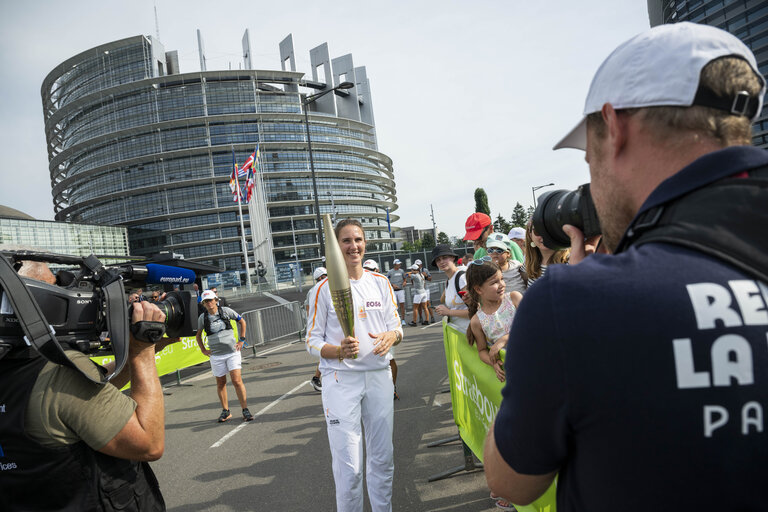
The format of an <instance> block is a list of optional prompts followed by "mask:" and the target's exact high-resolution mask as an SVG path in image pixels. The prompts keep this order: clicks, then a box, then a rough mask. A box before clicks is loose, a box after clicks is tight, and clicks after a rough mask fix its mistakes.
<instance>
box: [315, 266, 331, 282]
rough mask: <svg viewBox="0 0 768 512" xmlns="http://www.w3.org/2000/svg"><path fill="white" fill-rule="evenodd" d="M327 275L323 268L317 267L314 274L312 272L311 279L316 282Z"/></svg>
mask: <svg viewBox="0 0 768 512" xmlns="http://www.w3.org/2000/svg"><path fill="white" fill-rule="evenodd" d="M325 275H328V271H327V270H325V267H317V268H316V269H315V271H314V272H312V277H313V278H314V279H315V281H317V280H318V279H320V278H321V277H323V276H325Z"/></svg>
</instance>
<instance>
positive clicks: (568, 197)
mask: <svg viewBox="0 0 768 512" xmlns="http://www.w3.org/2000/svg"><path fill="white" fill-rule="evenodd" d="M565 224H570V225H571V226H575V227H577V228H579V229H580V230H581V231H582V232H583V233H584V236H585V237H591V236H595V235H599V234H601V233H602V230H601V229H600V219H598V218H597V211H596V210H595V204H594V203H593V202H592V194H591V193H590V191H589V183H587V184H584V185H582V186H580V187H579V188H577V189H576V190H572V191H569V190H553V191H551V192H547V193H546V194H542V195H541V197H539V204H538V206H536V210H535V211H534V212H533V228H534V229H535V230H536V233H537V234H538V235H539V236H540V237H542V238H543V239H544V245H546V246H547V247H549V248H550V249H555V250H557V249H565V248H567V247H570V246H571V239H570V238H569V237H568V235H566V234H565V231H563V225H565Z"/></svg>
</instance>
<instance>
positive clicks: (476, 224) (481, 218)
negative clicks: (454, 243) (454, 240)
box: [464, 212, 491, 240]
mask: <svg viewBox="0 0 768 512" xmlns="http://www.w3.org/2000/svg"><path fill="white" fill-rule="evenodd" d="M490 225H491V218H490V217H489V216H487V215H486V214H484V213H480V212H477V213H473V214H472V215H470V216H469V218H467V222H465V223H464V229H466V231H467V232H466V234H465V235H464V240H477V239H478V238H480V233H482V232H483V229H484V228H485V227H486V226H490Z"/></svg>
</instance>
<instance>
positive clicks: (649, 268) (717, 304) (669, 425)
mask: <svg viewBox="0 0 768 512" xmlns="http://www.w3.org/2000/svg"><path fill="white" fill-rule="evenodd" d="M765 165H768V153H767V152H765V151H763V150H760V149H756V148H752V147H744V146H740V147H732V148H727V149H723V150H720V151H717V152H714V153H711V154H709V155H706V156H704V157H701V158H699V159H698V160H696V161H695V162H693V163H692V164H690V165H689V166H687V167H686V168H684V169H682V170H681V171H680V172H678V173H677V174H675V175H674V176H672V177H670V178H669V179H667V180H666V181H664V182H663V183H662V184H661V185H659V187H658V188H657V189H656V190H654V191H653V193H652V194H651V195H650V196H649V198H648V200H647V201H646V202H645V204H644V205H643V207H642V208H641V211H644V210H646V209H648V208H651V207H653V206H655V205H658V204H659V203H662V202H664V201H667V200H668V199H670V198H673V197H677V196H679V195H681V194H683V193H685V192H687V191H689V190H693V189H696V188H699V187H702V186H704V185H706V184H708V183H711V182H713V181H716V180H718V179H721V178H724V177H727V176H732V175H735V174H739V173H741V172H744V171H747V170H749V169H753V168H757V167H761V166H765ZM716 207H717V205H713V208H716ZM766 208H768V205H766ZM747 221H748V219H745V222H747ZM766 231H767V232H768V228H767V229H766ZM767 257H768V255H767ZM505 368H506V374H507V380H506V384H505V387H504V389H503V401H502V404H501V407H500V409H499V413H498V415H497V417H496V423H495V430H494V435H495V439H496V444H497V446H498V449H499V452H500V454H501V456H502V457H503V458H504V460H505V461H506V462H507V463H508V464H509V465H510V466H511V467H512V468H513V469H514V470H515V471H517V472H518V473H522V474H533V475H536V474H546V473H550V472H553V471H559V474H560V477H559V483H558V510H559V511H560V512H568V511H576V510H579V511H589V512H598V511H619V510H620V511H623V512H631V511H635V510H637V511H641V510H642V511H647V510H674V511H678V510H707V509H712V508H714V509H721V510H765V507H766V506H768V485H766V482H768V430H766V429H767V428H768V425H767V424H766V423H768V285H766V283H761V282H758V281H755V280H754V279H752V278H750V277H749V276H747V275H745V274H743V273H741V272H740V271H738V270H736V269H735V268H733V267H731V266H729V265H727V264H725V263H723V262H721V261H720V260H717V259H715V258H712V257H710V256H707V255H704V254H701V253H698V252H695V251H692V250H689V249H686V248H683V247H678V246H673V245H668V244H658V243H655V244H654V243H649V244H645V245H642V246H639V247H632V248H630V249H629V250H627V251H626V252H623V253H621V254H618V255H593V256H590V257H589V258H587V259H586V260H585V261H583V262H582V263H580V264H578V265H572V266H568V265H551V266H550V267H548V269H547V273H546V275H545V277H543V278H542V279H540V280H538V281H537V282H536V283H535V284H534V285H533V286H532V287H531V288H530V289H529V290H528V292H527V293H526V296H525V300H523V301H522V303H521V305H520V308H519V309H518V311H517V314H516V315H515V320H514V322H513V325H512V329H511V332H510V337H509V343H508V347H507V355H506V366H505Z"/></svg>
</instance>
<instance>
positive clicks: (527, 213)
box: [525, 206, 536, 224]
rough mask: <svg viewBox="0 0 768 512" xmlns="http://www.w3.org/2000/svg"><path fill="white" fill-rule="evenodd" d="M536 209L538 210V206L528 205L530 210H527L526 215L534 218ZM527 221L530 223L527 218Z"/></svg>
mask: <svg viewBox="0 0 768 512" xmlns="http://www.w3.org/2000/svg"><path fill="white" fill-rule="evenodd" d="M535 211H536V208H534V207H533V206H529V207H528V211H526V212H525V213H526V215H527V216H528V218H529V219H532V218H533V212H535ZM525 222H526V224H527V223H528V221H527V220H526V221H525Z"/></svg>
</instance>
